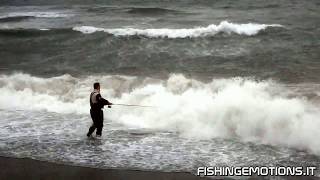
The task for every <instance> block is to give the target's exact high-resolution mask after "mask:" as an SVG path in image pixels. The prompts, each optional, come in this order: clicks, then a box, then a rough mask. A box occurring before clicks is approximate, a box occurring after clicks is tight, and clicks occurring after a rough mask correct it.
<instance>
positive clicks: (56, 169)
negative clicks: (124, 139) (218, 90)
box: [0, 156, 209, 180]
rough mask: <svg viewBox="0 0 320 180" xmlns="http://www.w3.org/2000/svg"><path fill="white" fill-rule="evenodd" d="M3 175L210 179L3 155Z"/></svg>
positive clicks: (19, 179)
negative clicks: (92, 166)
mask: <svg viewBox="0 0 320 180" xmlns="http://www.w3.org/2000/svg"><path fill="white" fill-rule="evenodd" d="M0 169H1V171H0V177H1V179H10V180H28V179H30V180H33V179H41V180H58V179H68V180H73V179H74V180H81V179H83V180H85V179H90V180H101V179H112V180H118V179H119V180H134V179H138V180H149V179H152V180H180V179H181V180H198V179H202V180H205V179H209V178H206V177H199V176H195V175H193V174H191V173H186V172H158V171H141V170H126V169H98V168H90V167H81V166H72V165H65V164H57V163H52V162H45V161H40V160H34V159H29V158H13V157H2V156H0Z"/></svg>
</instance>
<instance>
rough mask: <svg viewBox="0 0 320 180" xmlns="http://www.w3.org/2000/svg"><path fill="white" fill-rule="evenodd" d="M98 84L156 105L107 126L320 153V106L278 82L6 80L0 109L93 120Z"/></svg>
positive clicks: (123, 110)
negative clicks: (91, 99) (91, 103)
mask: <svg viewBox="0 0 320 180" xmlns="http://www.w3.org/2000/svg"><path fill="white" fill-rule="evenodd" d="M97 80H98V81H100V82H101V84H102V95H103V96H104V97H106V98H107V99H109V100H111V101H112V102H114V103H127V104H142V105H151V106H156V108H138V107H120V106H114V107H113V108H112V109H111V110H109V109H108V110H107V116H106V117H107V119H108V121H112V122H117V123H121V124H123V125H124V126H127V127H128V128H147V129H151V130H152V129H155V130H164V131H177V132H179V133H180V134H181V136H185V137H191V138H200V139H203V138H213V137H223V138H235V137H236V138H239V139H241V140H243V141H251V142H258V143H265V144H272V145H280V146H288V147H294V148H298V149H306V150H308V151H310V152H313V153H316V154H320V142H319V141H316V140H315V138H316V137H319V136H320V131H319V128H320V119H319V117H320V110H319V108H318V107H317V106H316V105H314V104H312V103H310V102H308V101H307V100H306V99H303V98H301V97H292V94H290V93H289V92H290V89H287V88H285V86H283V85H281V84H278V83H276V82H272V81H263V82H257V81H254V80H250V79H244V78H232V79H215V80H213V81H212V82H210V83H203V82H199V81H196V80H192V79H187V78H185V77H184V76H182V75H171V76H170V78H169V79H168V80H156V79H139V78H138V77H124V76H90V77H86V78H83V79H78V78H74V77H72V76H69V75H64V76H60V77H53V78H47V79H45V78H37V77H33V76H30V75H26V74H14V75H1V76H0V108H1V109H20V110H21V109H22V110H23V109H28V110H46V111H50V112H57V113H77V114H84V115H87V114H88V109H89V104H88V96H89V95H88V94H89V93H90V90H91V86H92V82H94V81H97ZM286 92H288V93H286ZM286 94H290V96H287V95H286ZM30 123H32V122H30Z"/></svg>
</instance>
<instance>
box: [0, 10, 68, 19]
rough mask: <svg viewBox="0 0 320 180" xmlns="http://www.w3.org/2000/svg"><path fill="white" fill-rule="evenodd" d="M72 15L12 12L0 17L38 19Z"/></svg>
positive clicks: (63, 13)
mask: <svg viewBox="0 0 320 180" xmlns="http://www.w3.org/2000/svg"><path fill="white" fill-rule="evenodd" d="M70 15H71V14H68V13H65V12H39V11H34V12H12V13H8V14H6V15H3V16H0V19H3V18H9V17H23V16H26V17H38V18H62V17H68V16H70Z"/></svg>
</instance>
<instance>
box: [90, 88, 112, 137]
mask: <svg viewBox="0 0 320 180" xmlns="http://www.w3.org/2000/svg"><path fill="white" fill-rule="evenodd" d="M93 88H94V90H93V92H92V93H91V94H90V106H91V109H90V115H91V118H92V121H93V124H92V125H91V127H90V128H89V132H88V133H87V136H88V137H91V134H92V133H93V132H94V130H95V129H97V132H96V135H97V137H101V134H102V127H103V111H102V108H103V106H105V105H108V108H111V105H112V103H111V102H109V101H108V100H106V99H103V98H102V97H101V95H100V84H99V83H98V82H96V83H94V84H93Z"/></svg>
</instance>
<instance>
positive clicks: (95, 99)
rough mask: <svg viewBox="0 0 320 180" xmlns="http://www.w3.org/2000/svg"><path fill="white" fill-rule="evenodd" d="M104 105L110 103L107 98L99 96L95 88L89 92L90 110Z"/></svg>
mask: <svg viewBox="0 0 320 180" xmlns="http://www.w3.org/2000/svg"><path fill="white" fill-rule="evenodd" d="M105 105H112V103H110V102H109V101H108V100H106V99H104V98H102V97H101V95H100V93H99V92H98V91H97V90H94V91H93V92H92V93H91V94H90V106H91V109H92V110H101V109H102V108H103V106H105Z"/></svg>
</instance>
